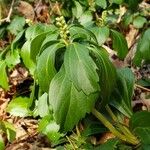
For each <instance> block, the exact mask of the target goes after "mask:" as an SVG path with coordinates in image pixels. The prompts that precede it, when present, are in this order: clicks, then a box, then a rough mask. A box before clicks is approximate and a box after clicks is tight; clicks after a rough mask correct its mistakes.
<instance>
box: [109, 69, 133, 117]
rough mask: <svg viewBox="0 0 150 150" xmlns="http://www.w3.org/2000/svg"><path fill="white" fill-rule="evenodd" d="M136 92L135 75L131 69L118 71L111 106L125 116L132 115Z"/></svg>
mask: <svg viewBox="0 0 150 150" xmlns="http://www.w3.org/2000/svg"><path fill="white" fill-rule="evenodd" d="M133 90H134V75H133V73H132V71H131V70H130V69H129V68H122V69H119V70H118V79H117V87H116V88H115V90H114V92H113V93H112V97H111V100H112V101H111V105H113V106H114V107H115V108H116V109H118V110H119V111H120V112H121V113H123V114H124V115H126V116H128V117H130V116H131V115H132V107H131V100H132V96H133Z"/></svg>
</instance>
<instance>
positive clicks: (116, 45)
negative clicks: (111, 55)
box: [111, 30, 128, 59]
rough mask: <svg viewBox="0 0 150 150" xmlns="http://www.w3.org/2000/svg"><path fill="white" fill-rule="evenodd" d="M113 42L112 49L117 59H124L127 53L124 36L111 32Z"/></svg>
mask: <svg viewBox="0 0 150 150" xmlns="http://www.w3.org/2000/svg"><path fill="white" fill-rule="evenodd" d="M111 37H112V40H113V49H114V50H115V51H117V54H118V57H119V58H120V59H124V58H125V57H126V55H127V53H128V46H127V41H126V39H125V38H124V36H123V35H122V34H121V33H119V32H118V31H115V30H111Z"/></svg>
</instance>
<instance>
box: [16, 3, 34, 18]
mask: <svg viewBox="0 0 150 150" xmlns="http://www.w3.org/2000/svg"><path fill="white" fill-rule="evenodd" d="M17 10H18V12H20V13H21V14H22V15H24V16H25V18H26V19H29V20H32V21H33V20H34V17H35V13H34V9H33V7H32V5H30V4H29V3H28V2H25V1H20V2H19V6H18V7H17Z"/></svg>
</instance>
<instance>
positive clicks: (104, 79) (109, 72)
mask: <svg viewBox="0 0 150 150" xmlns="http://www.w3.org/2000/svg"><path fill="white" fill-rule="evenodd" d="M90 50H91V51H92V52H93V53H94V58H95V57H96V64H97V66H98V75H99V82H100V88H101V91H100V95H101V98H102V102H101V108H104V106H105V105H106V104H108V101H109V98H110V95H111V93H112V91H113V89H114V87H115V84H116V69H115V67H114V66H113V64H112V63H111V61H110V60H109V57H108V54H107V53H106V52H105V49H103V48H101V47H93V48H91V49H90ZM112 79H113V80H112Z"/></svg>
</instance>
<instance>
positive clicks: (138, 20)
mask: <svg viewBox="0 0 150 150" xmlns="http://www.w3.org/2000/svg"><path fill="white" fill-rule="evenodd" d="M146 22H147V20H146V18H145V17H142V16H137V17H136V18H134V19H133V25H134V27H136V28H142V27H143V26H144V24H145V23H146Z"/></svg>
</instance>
